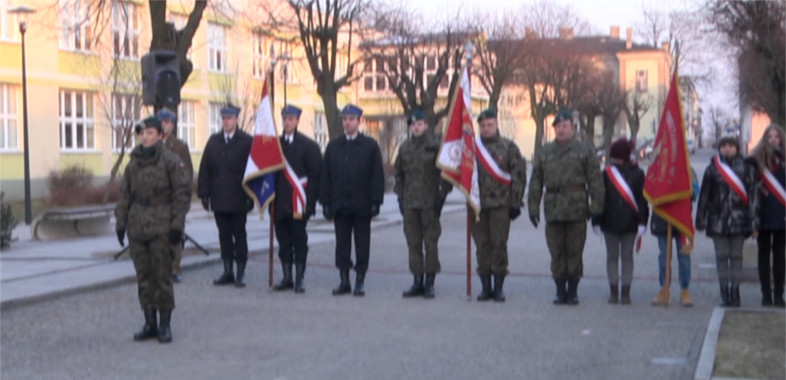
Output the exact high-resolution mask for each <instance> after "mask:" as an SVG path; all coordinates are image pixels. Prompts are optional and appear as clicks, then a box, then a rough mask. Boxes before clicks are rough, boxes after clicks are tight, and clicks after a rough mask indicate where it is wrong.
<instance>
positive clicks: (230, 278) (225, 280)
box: [213, 259, 235, 285]
mask: <svg viewBox="0 0 786 380" xmlns="http://www.w3.org/2000/svg"><path fill="white" fill-rule="evenodd" d="M233 282H235V275H234V274H233V273H232V259H224V273H223V274H222V275H221V276H218V278H216V279H215V280H213V285H227V284H231V283H233Z"/></svg>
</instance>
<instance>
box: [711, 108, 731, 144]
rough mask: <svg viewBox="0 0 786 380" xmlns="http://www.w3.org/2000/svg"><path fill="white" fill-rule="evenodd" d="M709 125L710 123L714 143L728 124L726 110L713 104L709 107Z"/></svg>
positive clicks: (728, 119) (728, 118)
mask: <svg viewBox="0 0 786 380" xmlns="http://www.w3.org/2000/svg"><path fill="white" fill-rule="evenodd" d="M709 114H710V125H712V132H713V136H712V137H713V140H714V141H713V143H716V142H717V141H718V140H720V138H721V136H723V132H724V131H725V130H726V127H728V126H729V123H730V117H729V115H728V114H727V113H726V111H725V110H724V109H723V108H722V107H720V106H716V105H713V106H712V107H710V112H709Z"/></svg>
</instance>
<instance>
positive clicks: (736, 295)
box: [729, 286, 740, 307]
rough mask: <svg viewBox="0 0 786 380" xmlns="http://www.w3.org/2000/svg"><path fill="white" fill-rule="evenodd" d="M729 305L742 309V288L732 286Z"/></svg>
mask: <svg viewBox="0 0 786 380" xmlns="http://www.w3.org/2000/svg"><path fill="white" fill-rule="evenodd" d="M729 304H731V306H732V307H740V287H739V286H732V287H731V289H729Z"/></svg>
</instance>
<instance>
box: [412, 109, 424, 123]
mask: <svg viewBox="0 0 786 380" xmlns="http://www.w3.org/2000/svg"><path fill="white" fill-rule="evenodd" d="M418 120H426V113H425V112H423V111H421V110H414V111H412V113H411V114H410V115H409V117H408V118H407V125H412V123H414V122H416V121H418Z"/></svg>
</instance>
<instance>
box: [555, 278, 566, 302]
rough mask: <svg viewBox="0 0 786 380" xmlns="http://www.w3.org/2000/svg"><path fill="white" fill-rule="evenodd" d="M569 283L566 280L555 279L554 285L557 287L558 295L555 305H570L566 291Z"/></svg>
mask: <svg viewBox="0 0 786 380" xmlns="http://www.w3.org/2000/svg"><path fill="white" fill-rule="evenodd" d="M567 283H568V281H567V280H566V279H564V278H561V277H560V278H555V279H554V284H555V285H557V295H556V296H555V297H554V302H553V303H554V304H555V305H564V304H566V303H568V292H567V291H566V290H565V287H566V286H567Z"/></svg>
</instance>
